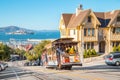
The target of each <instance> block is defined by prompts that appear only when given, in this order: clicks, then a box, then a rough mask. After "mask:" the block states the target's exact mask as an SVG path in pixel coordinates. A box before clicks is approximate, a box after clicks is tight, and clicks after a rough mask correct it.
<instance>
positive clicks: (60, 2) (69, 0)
mask: <svg viewBox="0 0 120 80" xmlns="http://www.w3.org/2000/svg"><path fill="white" fill-rule="evenodd" d="M79 4H82V5H83V8H84V9H89V8H91V9H92V10H93V11H97V12H103V11H111V10H114V9H120V0H0V27H6V26H11V25H14V26H19V27H22V28H27V29H33V30H43V29H47V30H56V29H58V26H59V21H60V16H61V14H62V13H75V9H76V8H77V7H78V6H79Z"/></svg>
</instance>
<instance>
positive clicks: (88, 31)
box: [84, 28, 95, 36]
mask: <svg viewBox="0 0 120 80" xmlns="http://www.w3.org/2000/svg"><path fill="white" fill-rule="evenodd" d="M84 36H95V29H94V28H85V29H84Z"/></svg>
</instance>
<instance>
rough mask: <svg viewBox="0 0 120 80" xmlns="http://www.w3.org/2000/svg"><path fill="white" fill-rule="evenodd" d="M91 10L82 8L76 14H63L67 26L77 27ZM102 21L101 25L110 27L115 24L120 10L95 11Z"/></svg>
mask: <svg viewBox="0 0 120 80" xmlns="http://www.w3.org/2000/svg"><path fill="white" fill-rule="evenodd" d="M90 12H91V10H90V9H88V10H82V11H81V12H80V13H79V14H78V15H76V14H62V16H63V20H64V23H65V26H66V27H67V28H75V27H77V26H79V25H81V24H82V23H83V21H84V19H85V18H86V17H87V15H89V14H90ZM93 13H94V14H95V16H96V18H97V19H98V21H99V22H100V23H101V25H100V27H108V26H110V25H111V24H113V22H114V20H115V18H116V17H117V15H118V14H119V13H120V10H115V11H111V12H93Z"/></svg>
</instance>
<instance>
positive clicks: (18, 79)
mask: <svg viewBox="0 0 120 80" xmlns="http://www.w3.org/2000/svg"><path fill="white" fill-rule="evenodd" d="M11 69H12V71H13V72H14V73H15V75H16V78H17V80H20V78H19V76H18V75H17V72H16V71H15V70H14V69H13V68H11Z"/></svg>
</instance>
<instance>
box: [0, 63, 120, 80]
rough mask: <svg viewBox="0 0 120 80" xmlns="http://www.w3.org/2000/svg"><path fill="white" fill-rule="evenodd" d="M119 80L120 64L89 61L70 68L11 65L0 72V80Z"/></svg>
mask: <svg viewBox="0 0 120 80" xmlns="http://www.w3.org/2000/svg"><path fill="white" fill-rule="evenodd" d="M28 79H29V80H120V66H107V65H106V64H105V63H103V62H102V63H100V62H96V63H90V64H87V65H84V66H83V67H73V68H72V70H55V69H46V68H44V67H40V66H28V67H24V66H19V65H15V64H14V65H12V66H11V67H9V68H7V69H6V70H5V71H2V72H0V80H28Z"/></svg>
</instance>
